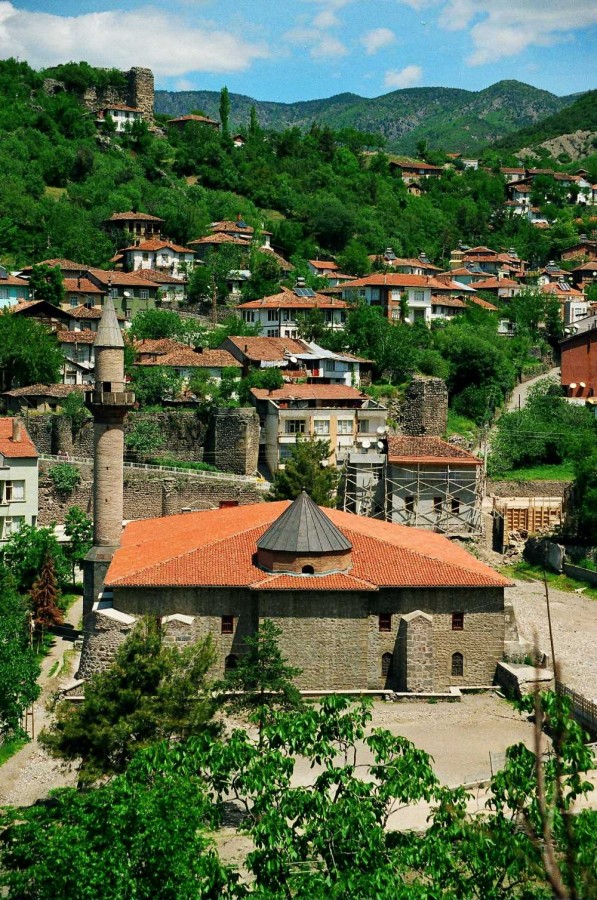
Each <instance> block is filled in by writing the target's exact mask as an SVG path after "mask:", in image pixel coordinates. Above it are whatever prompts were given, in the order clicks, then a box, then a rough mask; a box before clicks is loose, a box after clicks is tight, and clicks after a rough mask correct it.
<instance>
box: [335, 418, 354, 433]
mask: <svg viewBox="0 0 597 900" xmlns="http://www.w3.org/2000/svg"><path fill="white" fill-rule="evenodd" d="M337 431H338V434H352V419H338V428H337Z"/></svg>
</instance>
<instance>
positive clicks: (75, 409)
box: [61, 391, 91, 436]
mask: <svg viewBox="0 0 597 900" xmlns="http://www.w3.org/2000/svg"><path fill="white" fill-rule="evenodd" d="M61 413H62V415H63V416H64V417H65V418H67V419H70V425H71V432H72V434H73V436H74V435H75V434H76V432H78V431H80V430H81V428H82V427H83V425H84V424H85V422H87V420H88V419H89V418H90V417H91V413H90V412H89V410H88V409H87V407H86V406H85V395H84V393H83V392H82V391H71V393H70V394H67V396H66V397H65V398H64V400H63V401H62V410H61Z"/></svg>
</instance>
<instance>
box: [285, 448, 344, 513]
mask: <svg viewBox="0 0 597 900" xmlns="http://www.w3.org/2000/svg"><path fill="white" fill-rule="evenodd" d="M329 457H330V442H329V441H326V440H319V439H318V438H316V437H314V436H310V437H308V438H305V437H301V435H300V434H298V435H297V438H296V444H295V445H294V446H293V447H292V450H291V452H290V456H289V457H288V458H287V459H285V460H284V468H283V469H278V471H277V472H276V474H275V476H274V481H273V484H272V488H271V491H270V493H269V494H268V496H267V499H268V500H295V499H296V498H297V497H298V495H299V494H300V493H301V491H307V493H308V494H309V496H310V497H311V499H312V500H313V502H314V503H317V504H318V505H319V506H333V505H334V497H335V494H336V488H337V487H338V480H339V477H340V476H339V473H338V471H337V469H336V468H335V467H334V466H330V465H328V460H329Z"/></svg>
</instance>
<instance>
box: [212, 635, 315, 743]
mask: <svg viewBox="0 0 597 900" xmlns="http://www.w3.org/2000/svg"><path fill="white" fill-rule="evenodd" d="M281 634H282V629H281V628H278V626H277V625H275V624H274V622H272V621H271V620H270V619H264V620H263V621H262V622H261V623H260V625H259V629H258V631H257V634H255V635H251V636H249V637H246V638H245V640H244V648H245V652H244V653H243V654H242V655H241V656H240V657H239V659H238V662H237V664H236V668H234V669H230V670H229V671H228V672H227V673H226V677H225V678H224V680H223V681H221V682H219V684H217V685H216V686H215V687H216V690H220V691H222V692H223V694H222V702H223V703H224V705H225V706H227V707H229V708H230V709H232V710H233V711H234V712H237V713H238V712H246V713H248V716H249V721H251V722H253V723H254V724H256V725H257V727H258V730H259V743H260V744H261V742H262V738H263V731H264V729H265V726H266V724H267V722H268V721H269V720H270V718H271V713H272V711H273V710H275V709H286V710H288V709H293V710H296V709H298V708H299V707H300V706H302V702H303V701H302V698H301V695H300V692H299V691H298V690H297V688H296V687H295V686H294V684H293V679H294V678H296V677H297V676H298V675H300V674H301V671H302V670H301V669H297V668H296V667H294V666H289V665H287V663H286V659H285V658H284V657H283V656H282V652H281V650H280V647H279V644H278V639H279V637H280V635H281Z"/></svg>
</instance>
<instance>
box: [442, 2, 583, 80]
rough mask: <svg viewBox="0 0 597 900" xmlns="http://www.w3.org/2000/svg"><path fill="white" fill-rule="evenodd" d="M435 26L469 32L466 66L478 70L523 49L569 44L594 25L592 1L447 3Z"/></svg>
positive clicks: (516, 53)
mask: <svg viewBox="0 0 597 900" xmlns="http://www.w3.org/2000/svg"><path fill="white" fill-rule="evenodd" d="M439 24H440V25H441V27H442V28H444V29H446V30H448V31H461V30H463V29H465V28H470V36H471V40H472V44H473V52H472V53H471V55H470V56H469V58H468V60H467V62H468V63H469V64H470V65H473V66H478V65H482V64H484V63H490V62H495V61H497V60H499V59H503V58H504V57H509V56H516V55H518V54H520V53H522V51H523V50H526V48H527V47H531V46H536V47H549V46H551V45H552V44H556V43H561V42H563V41H567V40H570V38H571V36H572V34H573V32H574V31H576V30H579V29H582V28H588V27H589V26H591V25H594V24H597V4H596V3H595V2H594V0H576V2H575V4H574V6H573V7H572V6H571V4H569V3H563V2H562V0H517V2H516V4H514V3H504V2H502V3H496V2H495V0H448V2H447V3H446V5H445V6H444V8H443V10H442V12H441V16H440V19H439Z"/></svg>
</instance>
